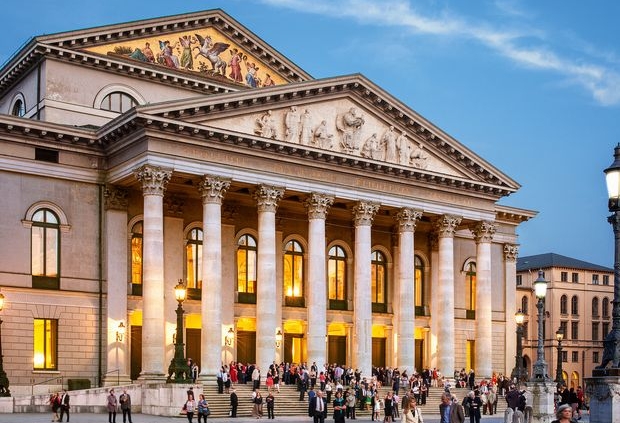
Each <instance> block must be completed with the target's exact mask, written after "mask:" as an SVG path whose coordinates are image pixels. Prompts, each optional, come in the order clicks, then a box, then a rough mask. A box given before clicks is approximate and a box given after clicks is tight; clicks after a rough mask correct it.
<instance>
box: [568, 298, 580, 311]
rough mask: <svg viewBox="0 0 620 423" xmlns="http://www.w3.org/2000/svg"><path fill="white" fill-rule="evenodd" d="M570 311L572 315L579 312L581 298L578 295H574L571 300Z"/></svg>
mask: <svg viewBox="0 0 620 423" xmlns="http://www.w3.org/2000/svg"><path fill="white" fill-rule="evenodd" d="M570 313H571V314H572V315H578V314H579V298H577V296H576V295H573V298H571V300H570Z"/></svg>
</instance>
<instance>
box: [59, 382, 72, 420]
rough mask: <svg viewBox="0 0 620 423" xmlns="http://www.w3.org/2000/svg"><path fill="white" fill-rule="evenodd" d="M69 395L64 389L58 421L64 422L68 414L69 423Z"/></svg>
mask: <svg viewBox="0 0 620 423" xmlns="http://www.w3.org/2000/svg"><path fill="white" fill-rule="evenodd" d="M69 408H70V406H69V394H68V393H67V391H65V390H64V389H63V391H62V395H61V397H60V419H59V420H58V421H60V422H61V421H62V417H63V416H64V415H65V414H66V415H67V421H69Z"/></svg>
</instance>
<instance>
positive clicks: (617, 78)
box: [262, 0, 620, 106]
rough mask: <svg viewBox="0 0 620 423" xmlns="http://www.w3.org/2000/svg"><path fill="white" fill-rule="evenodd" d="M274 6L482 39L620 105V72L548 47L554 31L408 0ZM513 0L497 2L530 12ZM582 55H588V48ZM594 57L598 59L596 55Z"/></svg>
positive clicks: (288, 0) (299, 0) (279, 2)
mask: <svg viewBox="0 0 620 423" xmlns="http://www.w3.org/2000/svg"><path fill="white" fill-rule="evenodd" d="M262 2H263V3H265V4H269V5H272V6H275V7H284V8H289V9H293V10H296V11H299V12H304V13H314V14H320V15H324V16H328V17H332V18H333V17H338V18H352V19H354V20H356V21H358V22H360V23H362V24H366V25H376V26H389V27H395V28H406V29H408V30H409V31H410V32H411V33H417V34H423V35H434V36H440V37H454V38H457V37H458V38H460V39H469V40H472V41H475V42H478V43H480V44H482V45H484V46H486V47H487V48H489V49H490V50H492V51H494V52H495V53H496V54H498V55H500V56H502V57H505V58H507V59H509V60H510V61H512V62H514V63H516V64H518V65H520V66H523V67H525V68H528V69H533V70H542V71H548V72H554V73H555V74H557V75H560V76H561V77H563V78H564V79H565V81H566V82H569V83H571V84H574V85H576V86H579V87H581V88H583V89H585V90H586V91H588V92H589V93H590V94H591V95H592V97H593V98H594V99H595V101H596V102H598V103H599V104H601V105H604V106H612V105H618V104H620V84H619V82H620V73H618V72H617V71H616V70H615V69H614V68H611V67H609V66H607V65H605V64H603V63H601V64H597V63H587V62H585V61H584V60H582V59H575V58H572V57H566V56H562V55H561V54H560V53H559V52H556V51H554V50H553V49H552V48H551V47H550V46H549V42H550V41H549V40H548V38H549V35H548V34H545V32H544V31H542V30H540V29H536V28H531V27H529V26H528V27H526V28H523V29H518V28H514V27H513V28H505V27H502V28H498V27H497V26H493V25H491V24H490V23H486V22H472V21H470V20H467V19H466V18H464V17H460V16H456V15H455V14H453V13H450V12H447V11H441V12H439V13H438V14H437V16H430V15H426V14H424V13H421V12H420V11H418V10H417V9H414V7H413V6H412V3H411V2H410V1H406V0H383V1H381V2H377V1H372V0H342V1H332V0H314V1H313V2H307V1H306V0H262ZM515 4H516V3H514V2H513V1H508V0H499V1H497V2H496V3H495V6H496V7H497V8H498V9H499V10H500V11H501V12H502V13H509V14H510V15H511V17H512V18H513V19H514V18H519V17H523V16H525V15H524V14H523V12H521V11H520V10H519V9H518V8H517V7H515ZM582 54H584V55H587V54H588V52H587V51H584V52H582ZM590 60H591V61H592V60H596V57H592V56H591V59H590Z"/></svg>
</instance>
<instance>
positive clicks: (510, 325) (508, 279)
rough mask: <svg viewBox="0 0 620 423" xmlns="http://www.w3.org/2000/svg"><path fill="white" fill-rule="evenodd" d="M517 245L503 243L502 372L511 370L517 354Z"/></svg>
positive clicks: (509, 372)
mask: <svg viewBox="0 0 620 423" xmlns="http://www.w3.org/2000/svg"><path fill="white" fill-rule="evenodd" d="M518 256H519V246H518V245H514V244H504V286H505V287H506V288H505V294H504V295H505V298H504V303H505V304H506V305H505V307H506V318H505V320H506V338H505V341H504V342H505V345H506V348H505V352H504V354H505V361H504V363H505V364H504V365H505V369H504V374H506V375H509V374H511V372H512V366H513V364H514V357H515V356H516V355H517V340H516V336H517V323H516V322H515V319H514V316H515V314H516V312H517V298H516V297H517V257H518Z"/></svg>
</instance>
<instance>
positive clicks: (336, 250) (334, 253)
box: [327, 245, 347, 310]
mask: <svg viewBox="0 0 620 423" xmlns="http://www.w3.org/2000/svg"><path fill="white" fill-rule="evenodd" d="M327 285H328V295H329V308H330V309H331V310H346V309H347V254H346V253H345V251H344V249H343V248H342V247H340V246H338V245H335V246H333V247H331V248H330V249H329V252H328V261H327Z"/></svg>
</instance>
